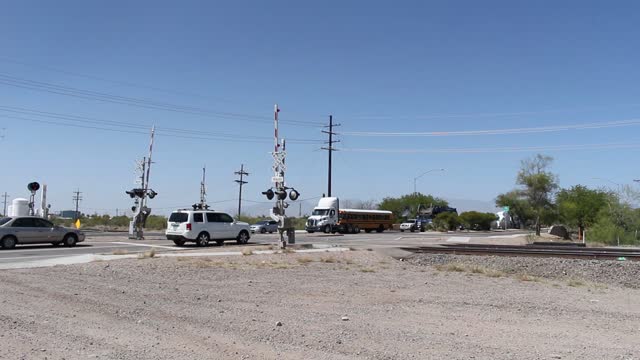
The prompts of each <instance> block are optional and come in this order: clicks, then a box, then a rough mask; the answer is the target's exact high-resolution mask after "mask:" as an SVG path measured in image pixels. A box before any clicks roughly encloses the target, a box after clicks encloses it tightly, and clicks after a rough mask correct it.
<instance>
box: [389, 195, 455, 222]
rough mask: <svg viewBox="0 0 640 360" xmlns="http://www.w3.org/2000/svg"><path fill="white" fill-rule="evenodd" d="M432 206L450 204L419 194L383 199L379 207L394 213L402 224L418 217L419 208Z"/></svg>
mask: <svg viewBox="0 0 640 360" xmlns="http://www.w3.org/2000/svg"><path fill="white" fill-rule="evenodd" d="M431 205H433V206H436V205H438V206H449V204H448V203H447V202H446V201H445V200H443V199H440V198H437V197H434V196H432V195H424V194H420V193H417V194H409V195H402V196H401V197H399V198H394V197H386V198H384V199H382V202H380V204H379V205H378V209H380V210H389V211H391V212H393V215H394V217H395V218H396V222H400V221H402V220H403V219H404V218H406V217H413V216H416V214H417V212H418V207H420V206H422V207H425V206H426V207H428V206H431Z"/></svg>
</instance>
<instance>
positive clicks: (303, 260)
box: [296, 256, 313, 264]
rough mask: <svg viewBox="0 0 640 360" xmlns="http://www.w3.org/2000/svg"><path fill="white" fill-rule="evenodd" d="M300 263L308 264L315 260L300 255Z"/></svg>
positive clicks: (298, 259)
mask: <svg viewBox="0 0 640 360" xmlns="http://www.w3.org/2000/svg"><path fill="white" fill-rule="evenodd" d="M296 260H297V261H298V262H299V263H300V264H308V263H310V262H313V259H312V258H310V257H306V256H305V257H299V258H297V259H296Z"/></svg>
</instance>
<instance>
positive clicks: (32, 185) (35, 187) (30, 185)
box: [27, 182, 40, 192]
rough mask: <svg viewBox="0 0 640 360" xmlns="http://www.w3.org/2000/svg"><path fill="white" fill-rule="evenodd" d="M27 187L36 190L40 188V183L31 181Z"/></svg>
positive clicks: (32, 190)
mask: <svg viewBox="0 0 640 360" xmlns="http://www.w3.org/2000/svg"><path fill="white" fill-rule="evenodd" d="M27 189H28V190H29V191H31V192H36V191H38V190H39V189H40V184H38V183H37V182H31V183H29V184H28V185H27Z"/></svg>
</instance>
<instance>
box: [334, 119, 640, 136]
mask: <svg viewBox="0 0 640 360" xmlns="http://www.w3.org/2000/svg"><path fill="white" fill-rule="evenodd" d="M637 125H640V119H629V120H619V121H606V122H594V123H583V124H571V125H554V126H541V127H530V128H515V129H492V130H465V131H429V132H372V131H351V132H349V131H345V132H341V133H340V135H348V136H365V137H448V136H482V135H515V134H532V133H545V132H558V131H569V130H585V129H604V128H613V127H625V126H637Z"/></svg>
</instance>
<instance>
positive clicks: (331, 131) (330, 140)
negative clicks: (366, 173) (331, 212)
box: [322, 115, 340, 196]
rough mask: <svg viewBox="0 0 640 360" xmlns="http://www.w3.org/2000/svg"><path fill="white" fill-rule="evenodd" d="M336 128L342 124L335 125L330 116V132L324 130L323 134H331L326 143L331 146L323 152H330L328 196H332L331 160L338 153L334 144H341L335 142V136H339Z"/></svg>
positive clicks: (324, 148)
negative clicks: (334, 130)
mask: <svg viewBox="0 0 640 360" xmlns="http://www.w3.org/2000/svg"><path fill="white" fill-rule="evenodd" d="M334 126H340V124H335V125H334V124H333V115H329V126H325V127H328V128H329V131H326V130H322V132H323V133H325V134H329V141H327V142H325V143H326V144H329V146H328V147H323V148H322V150H327V151H328V152H329V173H328V178H327V182H328V186H327V196H331V158H332V156H331V155H332V154H333V152H334V151H337V149H336V148H334V147H333V144H334V143H338V142H340V140H333V135H338V134H337V133H334V132H333V128H334Z"/></svg>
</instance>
